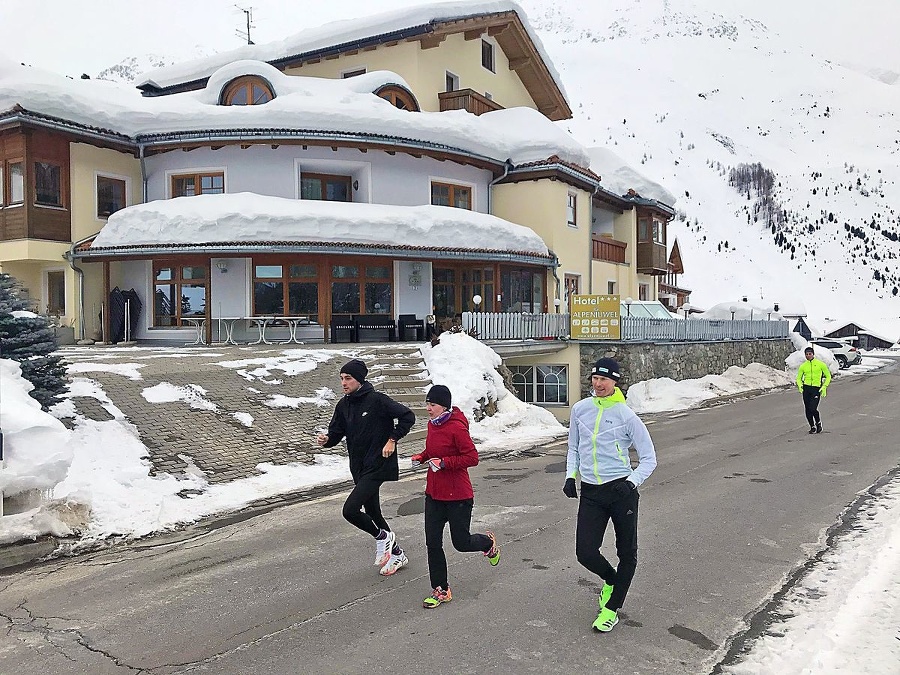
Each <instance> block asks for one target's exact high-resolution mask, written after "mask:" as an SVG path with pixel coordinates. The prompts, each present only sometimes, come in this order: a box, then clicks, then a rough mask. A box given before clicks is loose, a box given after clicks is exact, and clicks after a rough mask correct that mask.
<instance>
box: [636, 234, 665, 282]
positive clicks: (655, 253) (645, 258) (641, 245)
mask: <svg viewBox="0 0 900 675" xmlns="http://www.w3.org/2000/svg"><path fill="white" fill-rule="evenodd" d="M637 271H638V274H655V275H660V276H661V275H664V274H666V273H667V272H668V271H669V270H668V263H667V262H666V245H665V244H658V243H656V242H638V245H637Z"/></svg>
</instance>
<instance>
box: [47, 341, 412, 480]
mask: <svg viewBox="0 0 900 675" xmlns="http://www.w3.org/2000/svg"><path fill="white" fill-rule="evenodd" d="M61 354H62V355H63V357H64V358H65V359H66V361H67V362H68V363H70V364H82V365H80V367H82V368H84V367H88V366H87V365H85V364H98V368H100V369H99V370H96V371H90V372H82V373H74V374H72V375H71V376H70V379H72V378H74V377H84V378H89V379H92V380H95V381H96V382H97V383H99V385H100V386H101V387H102V388H103V391H104V392H105V393H106V395H107V396H108V397H109V398H110V399H111V400H112V402H113V403H114V404H115V405H116V407H118V408H119V409H120V410H121V411H122V413H123V414H124V415H125V417H126V418H127V419H128V421H129V422H131V423H132V424H133V425H134V426H135V427H136V429H137V431H138V433H139V434H140V438H141V441H142V442H143V444H144V445H145V446H146V447H147V448H148V449H149V451H150V460H151V462H152V464H153V469H154V471H155V472H165V473H171V474H174V475H181V474H184V473H185V472H186V471H188V470H194V469H193V467H194V466H195V467H197V468H199V469H200V470H201V471H203V472H204V473H205V474H206V478H207V480H208V481H209V482H211V483H221V482H227V481H231V480H235V479H238V478H245V477H247V476H252V475H256V474H258V473H259V471H258V470H257V469H256V467H257V465H258V464H260V463H263V462H269V463H273V464H286V463H290V462H298V461H301V462H302V461H312V459H313V456H314V454H317V453H323V452H326V453H332V454H345V453H346V450H345V449H344V446H343V444H340V445H338V446H336V447H334V448H330V449H328V450H323V449H321V448H319V447H318V446H316V445H315V436H316V434H317V433H318V431H319V430H321V429H323V428H325V427H327V425H328V421H329V420H330V419H331V414H332V411H333V410H334V405H335V403H336V402H337V400H338V398H339V397H340V395H341V393H340V382H339V373H340V368H341V366H342V365H343V364H344V363H345V362H346V361H347V360H348V359H350V358H362V359H363V360H364V361H365V362H366V363H367V364H368V365H369V369H370V380H371V381H372V382H373V384H374V385H375V386H376V387H379V386H380V382H386V383H387V384H388V385H389V387H390V388H385V391H386V393H388V394H391V395H398V396H397V397H398V398H400V399H408V400H405V401H403V402H404V404H405V405H408V406H409V407H411V408H413V411H414V412H415V413H416V417H417V421H416V426H415V427H414V433H412V434H410V438H409V439H407V440H406V441H405V442H401V447H400V453H401V455H402V456H409V455H411V454H414V453H416V452H419V451H420V450H421V448H422V446H423V444H424V435H423V433H422V430H424V424H425V417H424V407H423V406H424V397H425V394H424V392H425V391H426V389H427V385H428V384H429V380H428V379H427V372H424V364H423V363H422V359H421V354H420V353H419V351H418V345H416V344H371V345H368V344H365V345H352V346H349V347H348V346H346V345H340V346H338V345H335V346H334V347H332V346H331V345H310V346H307V345H300V346H298V345H284V346H279V345H272V346H265V345H259V346H255V347H233V346H227V347H219V346H215V345H214V346H210V347H190V348H189V347H144V346H138V347H131V348H129V347H116V346H102V347H97V346H92V347H67V348H65V349H63V350H61ZM266 359H278V364H277V365H274V366H273V365H272V364H271V363H270V364H269V365H267V366H266V367H265V369H263V365H264V360H266ZM313 363H315V364H316V365H315V367H314V368H310V366H311V365H312V364H313ZM125 364H135V365H136V366H139V368H136V370H137V371H138V372H140V374H141V378H142V379H140V380H135V379H129V377H128V376H127V375H126V374H120V373H117V372H110V371H109V369H108V366H116V367H119V368H121V367H122V366H123V365H125ZM379 367H381V368H392V370H391V372H396V369H397V368H399V369H401V370H403V372H404V374H403V375H399V376H398V375H395V374H391V375H381V374H380V372H381V371H380V370H379ZM104 368H106V370H104ZM407 369H408V370H407ZM417 373H418V374H417ZM165 382H167V383H170V384H171V385H174V386H176V387H183V388H192V386H193V387H200V388H202V390H195V391H197V394H198V401H200V402H201V403H202V401H201V399H200V396H202V399H205V400H206V401H208V402H209V403H211V404H214V405H215V406H216V410H215V411H213V410H209V409H204V408H198V407H191V405H190V404H189V403H188V402H186V401H175V402H158V403H152V402H150V401H148V400H147V399H146V398H145V397H144V396H143V395H142V392H143V391H145V390H146V389H148V388H150V387H153V386H155V385H158V384H160V383H165ZM323 388H326V389H329V390H331V392H333V393H334V396H333V398H330V399H329V400H328V405H326V406H322V407H320V406H318V405H316V404H315V403H311V402H306V403H300V404H299V405H298V406H297V407H272V406H271V405H267V404H266V403H267V402H269V403H271V401H272V399H273V397H275V396H277V395H280V396H284V397H291V398H299V397H306V398H317V397H318V398H321V396H319V395H317V392H320V391H321V390H322V389H323ZM403 394H406V395H403ZM73 403H74V404H75V408H76V410H77V412H78V413H79V414H81V415H84V416H86V417H88V418H90V419H95V420H109V419H111V415H110V413H109V412H107V410H105V409H104V408H103V406H102V405H101V403H100V402H99V401H98V400H97V399H95V398H90V397H84V396H82V397H75V398H73ZM207 407H208V406H207ZM236 413H249V415H251V416H252V417H253V420H252V423H251V425H250V426H245V424H243V423H242V422H241V421H240V419H239V417H241V416H240V415H239V416H238V417H235V414H236ZM64 421H65V422H67V423H71V422H72V420H71V419H69V420H64Z"/></svg>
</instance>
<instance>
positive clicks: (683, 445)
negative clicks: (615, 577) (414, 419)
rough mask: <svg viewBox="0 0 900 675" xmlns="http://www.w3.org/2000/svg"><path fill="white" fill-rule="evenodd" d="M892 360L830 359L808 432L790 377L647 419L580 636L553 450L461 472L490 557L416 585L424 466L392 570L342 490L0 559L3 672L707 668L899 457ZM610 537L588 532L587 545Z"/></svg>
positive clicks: (402, 492) (401, 488)
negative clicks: (379, 560) (627, 529)
mask: <svg viewBox="0 0 900 675" xmlns="http://www.w3.org/2000/svg"><path fill="white" fill-rule="evenodd" d="M898 391H900V369H898V368H897V367H896V366H891V367H890V368H889V369H887V370H885V371H882V372H879V373H876V374H872V375H867V376H853V377H843V378H841V379H840V380H839V381H837V382H835V383H834V384H833V385H832V387H831V388H830V389H829V395H828V398H827V399H826V401H825V403H824V405H823V406H822V407H823V411H824V420H825V428H826V432H825V433H824V434H821V435H818V436H809V435H807V433H806V424H805V421H804V420H803V417H802V402H801V400H800V397H799V395H798V394H797V393H796V391H794V390H786V391H778V392H774V393H770V394H768V395H764V396H760V397H757V398H754V399H751V400H745V401H739V402H735V403H732V404H729V405H724V406H720V407H717V408H712V409H707V410H700V411H693V412H690V413H687V414H679V415H666V416H657V417H655V418H652V420H651V421H652V422H653V423H652V425H651V430H652V433H653V436H654V439H655V441H656V443H657V447H658V454H659V460H660V463H659V468H658V469H657V471H656V473H655V474H654V475H653V476H652V478H651V479H650V482H649V483H648V484H647V485H646V486H645V487H644V488H643V489H642V497H641V500H642V501H641V509H642V515H641V535H640V537H641V554H640V562H639V566H638V573H637V577H636V578H635V583H634V586H633V588H632V592H631V594H630V595H629V597H628V602H627V604H626V606H625V608H624V611H623V616H624V621H623V622H622V623H620V625H619V626H618V627H617V628H616V629H615V631H614V632H613V633H611V634H609V635H596V634H593V633H592V632H591V631H590V623H591V621H592V620H593V618H594V616H595V612H596V609H595V607H596V604H595V603H596V594H597V592H598V591H599V584H598V583H597V580H596V579H594V578H591V577H590V575H588V574H587V573H586V572H585V571H584V570H582V568H580V567H579V566H578V565H577V563H576V562H575V559H574V551H573V548H574V547H573V539H574V518H573V517H574V514H575V502H574V501H572V500H567V499H566V498H565V497H564V496H563V495H562V493H561V492H560V488H561V485H562V482H563V461H564V453H563V449H562V448H561V447H559V446H557V447H556V448H551V449H549V450H548V451H547V452H546V453H544V454H540V455H530V456H520V457H518V458H507V459H505V460H498V459H494V460H491V461H486V462H484V463H483V464H482V465H480V466H479V467H477V468H476V469H474V470H473V471H472V474H473V478H474V483H475V488H476V499H477V503H476V516H477V517H476V522H475V526H476V528H484V527H491V528H493V529H494V530H495V531H496V532H497V533H498V535H499V538H500V541H501V543H502V544H503V557H502V560H501V562H500V565H499V567H497V568H491V567H490V566H489V565H488V564H487V562H486V561H485V560H484V559H483V558H482V557H480V556H478V555H477V554H475V555H473V554H466V555H464V554H458V553H455V552H454V553H452V554H450V556H449V558H450V563H451V568H450V574H451V585H452V587H453V591H454V600H453V602H452V603H451V604H449V605H445V606H442V607H440V608H438V609H436V610H425V609H422V608H421V599H422V598H423V597H424V596H425V594H426V592H427V591H428V580H427V570H426V566H425V564H424V546H423V535H422V515H421V512H422V498H421V490H422V476H421V475H418V476H415V477H413V478H412V479H407V480H405V481H401V482H400V483H397V484H394V485H391V486H390V487H389V488H388V489H387V490H386V491H385V492H386V494H385V497H386V499H385V501H386V513H387V514H388V515H389V517H390V518H391V521H392V523H393V525H394V527H395V529H396V530H397V531H398V533H399V536H400V537H401V541H402V543H403V544H404V545H405V546H406V548H407V550H408V552H409V556H410V558H411V561H412V562H411V564H410V567H409V568H407V569H404V570H403V571H401V572H400V573H399V574H398V575H397V576H395V577H393V578H386V579H385V578H381V577H379V576H378V574H377V571H376V569H375V568H374V567H373V566H372V564H371V557H372V553H373V552H372V546H371V541H370V540H368V539H367V538H366V537H364V536H363V535H360V534H359V533H357V532H356V531H354V530H353V529H352V528H351V527H350V526H348V525H346V524H345V523H344V522H343V521H341V520H340V516H339V511H340V504H341V499H342V495H335V496H331V497H323V498H319V499H317V500H314V501H311V502H306V503H302V504H295V505H292V506H286V507H283V508H280V509H276V510H273V511H271V512H269V513H265V514H262V515H259V516H256V517H253V518H249V519H246V520H243V521H241V522H236V523H232V524H229V525H227V526H225V527H221V528H218V529H215V530H213V531H211V532H204V531H202V530H197V531H196V532H195V533H194V534H195V536H193V537H191V536H190V534H191V533H190V532H188V533H183V535H181V536H180V539H176V540H164V539H160V538H157V539H153V540H148V541H147V542H144V543H141V544H139V545H132V546H128V547H118V548H113V549H111V550H109V551H107V552H103V553H99V554H92V555H90V556H85V557H81V558H76V559H71V560H64V561H58V562H52V563H48V564H44V565H40V566H36V567H32V568H29V569H26V570H23V571H19V572H16V573H12V574H9V573H7V574H4V575H2V576H0V625H4V624H5V626H4V630H3V637H2V640H0V673H17V674H19V675H28V674H38V675H66V674H69V673H79V674H82V673H90V674H92V675H93V674H96V675H106V674H113V673H115V674H119V673H152V674H154V675H157V674H160V675H161V674H169V673H217V674H222V675H232V674H233V675H238V674H241V675H246V674H248V673H254V674H255V675H268V674H272V675H275V674H278V675H284V674H287V673H370V672H379V671H380V672H392V671H396V672H406V673H412V672H429V673H483V672H493V673H572V672H585V673H586V672H615V673H623V674H624V673H665V674H667V675H669V674H678V673H691V674H693V673H707V672H710V670H711V669H712V667H713V665H714V663H715V662H716V661H717V660H718V659H719V658H721V656H722V654H723V653H724V651H725V650H726V649H727V648H728V646H729V644H730V640H731V639H732V638H733V636H735V635H736V634H738V633H739V632H740V630H741V629H742V628H743V626H744V620H745V619H746V618H749V617H751V616H752V615H753V614H754V613H755V612H756V610H757V609H758V608H759V607H761V606H762V605H763V604H764V602H765V600H766V599H767V598H768V597H770V595H771V594H772V593H773V592H775V591H776V590H778V589H779V588H780V587H781V586H782V584H783V582H784V580H785V579H787V578H788V576H789V575H790V573H791V572H792V571H793V570H795V569H796V568H797V566H798V564H799V563H800V562H801V561H803V560H804V559H805V558H806V557H807V556H808V555H809V554H810V553H811V552H813V551H815V550H816V549H817V548H818V547H819V546H820V544H819V542H820V539H821V535H822V533H823V532H824V531H825V529H826V528H829V527H830V526H832V525H833V524H834V523H836V522H837V521H838V520H839V517H840V514H841V513H842V511H843V510H844V509H845V507H846V506H847V505H848V504H850V503H851V502H853V501H854V500H855V499H856V496H857V493H859V492H860V491H863V490H865V489H866V488H867V487H868V486H870V485H871V484H873V483H874V482H876V481H877V480H878V479H879V478H880V477H881V478H883V477H885V476H887V475H888V474H889V473H890V472H891V471H892V470H893V469H895V468H896V466H897V462H898V457H897V449H896V448H897V446H896V440H895V435H894V434H895V430H896V429H897V428H898V421H900V420H898V417H900V409H898V406H897V404H896V402H897V393H898ZM604 548H606V545H605V546H604Z"/></svg>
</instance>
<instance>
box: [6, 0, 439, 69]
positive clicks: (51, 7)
mask: <svg viewBox="0 0 900 675" xmlns="http://www.w3.org/2000/svg"><path fill="white" fill-rule="evenodd" d="M421 4H425V3H424V2H423V0H341V2H321V0H248V1H247V2H245V3H242V2H238V3H234V2H229V1H228V0H193V2H183V1H178V2H176V1H175V0H150V1H144V2H135V1H134V0H0V55H2V56H6V57H8V58H10V59H12V60H14V61H16V62H19V63H27V64H30V65H33V66H38V67H40V68H45V69H47V70H51V71H54V72H57V73H61V74H64V75H72V76H78V75H81V74H82V73H87V74H88V75H91V76H92V77H93V76H95V75H96V74H97V73H98V72H100V71H101V70H103V69H104V68H107V67H108V66H111V65H114V64H116V63H119V62H120V61H122V60H123V59H125V58H127V57H129V56H142V55H144V54H159V55H166V56H173V57H175V58H183V57H190V56H193V55H194V54H195V53H196V52H198V51H200V50H203V51H202V52H201V53H214V52H218V51H224V50H227V49H234V48H236V47H240V46H241V45H242V44H244V42H242V39H241V38H240V37H238V36H237V35H236V32H237V31H238V30H239V29H243V28H244V27H245V17H244V13H243V12H241V11H240V10H239V9H238V8H237V6H238V5H240V6H241V7H248V6H251V7H253V23H254V24H255V26H256V27H255V28H253V29H252V30H251V34H252V37H253V41H254V42H255V43H257V44H262V43H265V42H270V41H273V40H279V39H281V38H284V37H286V36H288V35H291V34H292V33H296V32H298V31H300V30H303V29H304V28H307V27H309V26H318V25H321V24H323V23H327V22H329V21H336V20H339V19H348V18H354V17H357V16H361V15H365V14H372V13H377V12H379V11H386V10H390V9H395V8H398V7H409V6H412V5H421ZM150 8H152V9H150Z"/></svg>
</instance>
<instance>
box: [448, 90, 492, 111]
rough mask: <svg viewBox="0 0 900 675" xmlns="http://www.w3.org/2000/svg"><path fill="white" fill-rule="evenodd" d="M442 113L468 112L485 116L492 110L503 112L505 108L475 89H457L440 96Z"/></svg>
mask: <svg viewBox="0 0 900 675" xmlns="http://www.w3.org/2000/svg"><path fill="white" fill-rule="evenodd" d="M438 100H439V101H440V104H441V112H446V111H447V110H468V111H469V112H470V113H474V114H476V115H483V114H484V113H486V112H491V111H492V110H502V109H503V106H502V105H500V104H499V103H495V102H494V101H492V100H491V99H489V98H487V97H485V96H482V95H481V94H479V93H478V92H477V91H475V90H474V89H457V90H456V91H445V92H441V93H440V94H438Z"/></svg>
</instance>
